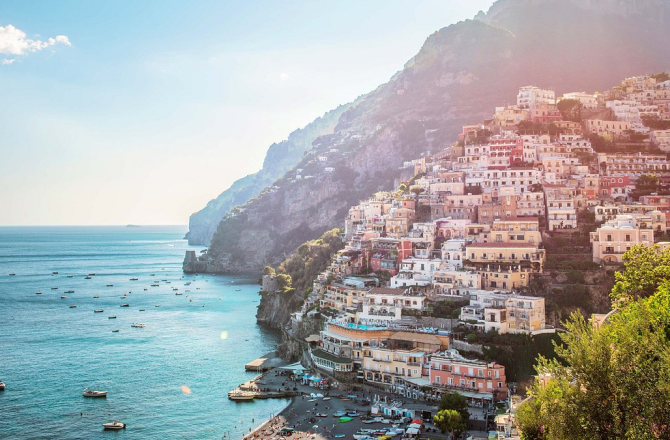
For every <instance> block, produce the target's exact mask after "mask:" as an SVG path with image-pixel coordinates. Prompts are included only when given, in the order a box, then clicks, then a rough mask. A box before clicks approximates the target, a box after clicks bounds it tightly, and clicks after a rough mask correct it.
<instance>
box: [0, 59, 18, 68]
mask: <svg viewBox="0 0 670 440" xmlns="http://www.w3.org/2000/svg"><path fill="white" fill-rule="evenodd" d="M14 61H16V58H14V59H8V58H5V59H4V60H2V61H1V62H0V64H2V65H3V66H7V65H9V64H12V63H13V62H14Z"/></svg>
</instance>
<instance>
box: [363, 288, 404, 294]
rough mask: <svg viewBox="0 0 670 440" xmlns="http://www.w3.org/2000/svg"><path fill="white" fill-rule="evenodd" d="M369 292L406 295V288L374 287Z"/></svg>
mask: <svg viewBox="0 0 670 440" xmlns="http://www.w3.org/2000/svg"><path fill="white" fill-rule="evenodd" d="M368 293H379V294H382V295H404V294H405V289H393V288H390V287H373V288H372V289H370V291H369V292H368Z"/></svg>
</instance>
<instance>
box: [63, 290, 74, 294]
mask: <svg viewBox="0 0 670 440" xmlns="http://www.w3.org/2000/svg"><path fill="white" fill-rule="evenodd" d="M65 293H74V290H66V291H65Z"/></svg>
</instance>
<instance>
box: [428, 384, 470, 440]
mask: <svg viewBox="0 0 670 440" xmlns="http://www.w3.org/2000/svg"><path fill="white" fill-rule="evenodd" d="M440 414H442V415H443V417H439V416H440ZM454 414H455V415H454ZM438 417H439V420H440V422H439V423H442V424H441V425H438ZM469 418H470V413H469V412H468V400H467V399H466V398H465V396H463V395H462V394H459V393H457V392H454V393H445V394H443V395H442V399H440V403H439V405H438V413H437V415H436V416H435V417H433V420H434V421H435V426H437V427H438V428H439V429H440V430H441V431H442V432H449V433H452V434H455V435H456V436H457V437H458V436H460V435H461V433H462V432H464V431H465V430H466V429H467V422H468V419H469Z"/></svg>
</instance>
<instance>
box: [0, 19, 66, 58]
mask: <svg viewBox="0 0 670 440" xmlns="http://www.w3.org/2000/svg"><path fill="white" fill-rule="evenodd" d="M56 44H63V45H65V46H71V45H72V44H71V43H70V40H69V39H68V37H66V36H65V35H57V36H56V37H52V38H48V39H47V40H46V41H42V40H33V39H30V38H26V33H25V32H23V31H22V30H21V29H17V28H16V27H14V26H12V25H11V24H8V25H7V26H0V54H3V55H16V56H21V55H25V54H27V53H30V52H37V51H40V50H42V49H46V48H47V47H50V46H55V45H56ZM15 59H16V58H14V59H7V58H6V59H4V60H2V64H3V65H7V64H12V63H13V62H14V60H15Z"/></svg>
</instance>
